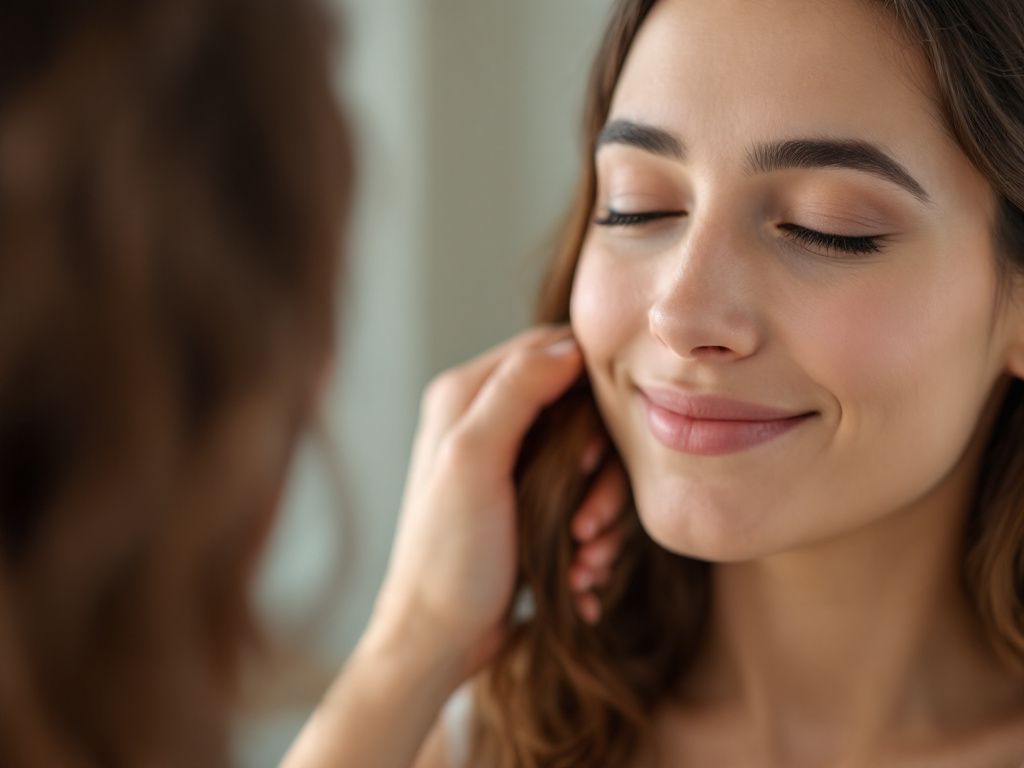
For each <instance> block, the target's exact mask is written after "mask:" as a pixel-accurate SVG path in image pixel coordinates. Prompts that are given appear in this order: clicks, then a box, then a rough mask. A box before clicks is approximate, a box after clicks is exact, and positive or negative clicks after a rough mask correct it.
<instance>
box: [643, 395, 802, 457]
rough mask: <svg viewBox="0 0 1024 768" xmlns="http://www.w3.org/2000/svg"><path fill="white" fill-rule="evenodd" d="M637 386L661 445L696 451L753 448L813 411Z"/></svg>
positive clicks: (711, 453)
mask: <svg viewBox="0 0 1024 768" xmlns="http://www.w3.org/2000/svg"><path fill="white" fill-rule="evenodd" d="M638 389H639V392H640V395H641V399H642V400H643V404H644V409H645V411H646V412H647V424H648V426H649V427H650V430H651V433H652V434H653V435H654V437H655V439H657V440H658V442H660V443H662V444H663V445H664V446H665V447H666V448H671V449H672V450H674V451H679V452H681V453H690V454H695V455H700V456H717V455H722V454H728V453H736V452H737V451H742V450H745V449H747V448H752V447H753V446H755V445H760V444H762V443H766V442H768V441H770V440H774V439H775V438H777V437H781V436H782V435H783V434H785V433H786V432H789V431H790V430H791V429H793V428H794V427H797V426H799V425H800V424H802V423H804V422H805V421H807V420H808V419H809V418H811V417H812V416H814V415H815V414H814V413H813V412H807V411H804V412H797V411H787V410H783V409H779V408H771V407H768V406H762V405H756V404H754V403H746V402H742V401H740V400H732V399H729V398H725V397H719V396H716V395H689V394H686V393H684V392H679V391H678V390H674V389H667V388H663V387H638Z"/></svg>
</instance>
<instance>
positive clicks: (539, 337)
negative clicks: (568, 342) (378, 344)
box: [422, 325, 568, 431]
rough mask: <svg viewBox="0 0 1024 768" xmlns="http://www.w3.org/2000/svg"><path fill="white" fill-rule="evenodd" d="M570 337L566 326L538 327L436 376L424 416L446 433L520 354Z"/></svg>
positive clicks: (430, 385) (428, 391)
mask: <svg viewBox="0 0 1024 768" xmlns="http://www.w3.org/2000/svg"><path fill="white" fill-rule="evenodd" d="M567 335H568V326H566V325H541V326H535V327H533V328H530V329H528V330H525V331H523V332H522V333H519V334H517V335H516V336H513V337H512V338H511V339H508V340H506V341H504V342H502V343H501V344H498V345H497V346H495V347H492V348H491V349H489V350H487V351H486V352H484V353H482V354H480V355H478V356H477V357H475V358H473V359H472V360H470V361H468V362H466V363H463V364H462V365H458V366H455V367H453V368H449V369H448V370H447V371H444V372H443V373H441V374H440V375H438V376H436V377H435V378H434V380H433V381H431V383H430V384H429V385H428V386H427V389H426V391H425V392H424V395H423V400H424V402H423V408H422V410H423V414H424V416H425V417H426V418H428V419H429V420H430V421H431V422H432V423H433V424H432V425H433V426H435V427H436V428H439V429H441V430H442V431H443V430H444V429H447V427H449V426H450V425H451V424H453V423H454V422H455V421H456V420H457V419H458V418H459V417H460V416H462V414H463V413H465V411H466V409H467V408H468V407H469V405H470V403H471V402H473V400H474V399H475V398H476V396H477V394H478V393H479V391H480V388H481V387H482V386H483V385H484V382H486V381H487V379H488V378H490V377H491V376H492V375H493V374H494V372H495V370H496V369H497V368H498V366H499V365H501V363H502V361H504V360H505V359H506V358H508V357H509V356H510V355H512V354H514V353H515V352H516V351H517V350H520V349H528V348H532V347H537V346H541V347H543V346H546V345H548V344H551V343H553V342H555V341H557V340H558V339H561V338H564V337H565V336H567Z"/></svg>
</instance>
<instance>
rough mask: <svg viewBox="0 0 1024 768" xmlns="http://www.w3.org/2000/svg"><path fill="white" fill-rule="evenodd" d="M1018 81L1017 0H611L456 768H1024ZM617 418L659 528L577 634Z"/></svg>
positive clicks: (1021, 126) (640, 495)
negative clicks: (590, 505)
mask: <svg viewBox="0 0 1024 768" xmlns="http://www.w3.org/2000/svg"><path fill="white" fill-rule="evenodd" d="M1022 73H1024V6H1021V5H1020V4H1019V3H1014V2H1006V1H1005V0H988V1H980V2H979V0H970V2H967V1H966V0H941V1H940V0H933V1H929V2H925V1H924V0H889V1H888V2H884V3H883V2H867V1H866V0H827V1H826V2H816V3H806V2H797V0H768V1H767V2H757V3H754V2H741V1H740V0H729V1H728V2H723V1H722V0H658V1H657V2H655V1H654V0H620V2H619V3H618V4H617V6H616V9H615V12H614V15H613V19H612V22H611V25H610V27H609V29H608V33H607V36H606V38H605V41H604V44H603V46H602V48H601V50H600V53H599V55H598V59H597V64H596V68H595V71H594V77H593V79H592V81H591V88H590V99H589V108H588V112H587V119H586V150H587V161H586V163H585V167H584V172H583V178H582V182H581V185H580V188H579V189H580V191H579V194H578V197H577V200H576V204H575V207H574V208H573V212H572V215H571V216H570V219H569V222H568V225H567V229H566V240H565V243H566V244H565V247H564V248H563V249H562V252H561V253H560V255H559V256H558V258H557V259H556V261H555V264H554V267H553V269H552V273H551V279H550V281H549V282H548V284H547V286H546V291H545V294H544V298H543V301H542V305H541V312H540V318H541V319H542V320H545V321H549V322H557V321H568V320H571V323H572V328H573V331H574V334H575V336H576V338H577V340H578V342H579V344H580V346H581V349H582V352H583V355H584V358H585V360H586V366H587V371H588V374H589V381H590V384H591V390H590V392H589V393H588V392H585V391H577V392H574V393H572V394H571V395H570V396H568V397H566V398H565V399H563V401H561V402H560V403H559V404H558V406H557V407H556V408H554V409H552V410H551V411H550V412H549V413H548V414H546V416H545V420H544V424H543V425H542V426H541V427H539V428H538V429H537V430H535V432H534V433H533V435H532V436H531V439H530V441H529V445H528V452H527V454H526V456H524V459H523V461H522V463H521V464H520V467H519V477H520V486H519V490H520V499H521V505H520V509H519V514H520V520H521V522H520V532H521V534H522V536H523V545H522V548H521V555H522V557H521V561H520V579H521V583H522V584H523V585H525V586H528V587H530V588H531V589H532V590H533V592H534V594H535V597H536V617H535V619H534V620H533V621H532V622H530V623H529V624H527V625H525V626H523V627H521V628H519V629H518V630H517V631H516V632H515V633H514V634H513V636H512V637H511V638H510V642H509V643H508V644H507V645H506V646H505V647H504V648H503V649H502V652H501V653H500V655H499V656H498V657H497V659H496V660H495V662H494V663H493V664H492V665H490V666H489V667H488V669H487V670H485V671H484V673H483V674H482V675H481V676H480V681H479V685H477V686H476V688H475V690H474V702H473V704H474V711H475V716H474V718H473V727H472V729H471V731H468V732H467V733H466V734H464V735H467V736H471V737H472V744H473V746H474V749H475V752H474V756H473V758H472V760H471V761H470V762H469V763H468V764H472V765H494V766H513V765H515V766H540V765H545V766H570V765H572V766H577V765H585V766H606V765H607V766H628V765H637V766H646V765H656V764H661V765H700V766H704V765H714V766H727V765H744V766H747V765H784V766H799V765H805V764H814V765H849V766H854V765H856V766H860V765H870V766H886V765H928V766H1017V765H1019V764H1020V763H1021V761H1022V760H1024V677H1022V667H1024V664H1022V662H1024V453H1022V452H1021V448H1020V446H1021V445H1022V439H1024V434H1022V430H1024V401H1022V391H1024V385H1022V383H1021V380H1020V379H1021V377H1024V280H1022V277H1024V76H1022ZM598 414H600V420H601V421H602V422H603V423H604V424H605V425H607V429H608V433H609V434H610V436H611V438H612V440H613V443H614V446H615V448H616V450H617V453H618V455H619V456H621V459H622V461H623V463H624V465H625V467H626V469H627V471H628V475H629V481H630V486H631V490H632V495H633V498H634V500H635V509H636V517H637V519H638V520H639V525H638V526H636V527H635V528H634V529H633V531H632V533H631V535H630V536H629V537H628V538H627V539H626V540H625V541H624V542H623V553H622V561H621V565H620V566H619V567H617V568H616V569H615V570H614V573H613V574H612V577H611V580H610V581H609V583H608V585H607V588H606V589H605V590H604V592H603V599H604V603H605V605H604V611H603V614H604V616H603V619H602V621H601V622H600V623H599V624H598V625H596V626H595V627H583V626H581V625H579V624H578V623H577V622H575V621H573V617H572V611H571V604H570V602H569V601H568V600H566V599H565V597H564V596H562V595H559V594H556V591H555V590H554V589H552V586H551V585H555V584H558V583H560V580H561V579H562V578H564V577H565V575H566V573H567V570H568V569H569V567H570V566H569V554H570V552H571V548H572V544H571V540H570V537H569V536H568V534H567V532H566V530H565V529H566V525H565V511H566V510H569V509H572V505H573V503H574V501H575V500H576V499H577V498H578V497H579V495H580V493H581V492H582V488H583V486H584V482H583V481H582V480H581V479H579V478H578V477H577V476H576V475H575V473H574V472H572V471H571V468H570V466H569V457H570V456H572V455H573V453H574V452H578V449H579V445H580V444H581V442H582V440H583V439H585V438H584V435H585V433H586V432H587V430H588V429H589V428H590V425H591V424H592V423H594V422H596V421H597V419H598ZM449 743H451V742H449ZM445 751H446V750H445V747H444V745H443V744H442V740H441V739H440V738H438V739H436V740H434V741H433V742H432V745H431V746H430V747H429V748H428V749H426V750H425V751H424V753H423V755H422V758H421V761H420V765H442V764H444V762H445V759H446V755H445Z"/></svg>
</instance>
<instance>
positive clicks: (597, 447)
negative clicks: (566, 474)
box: [580, 435, 606, 475]
mask: <svg viewBox="0 0 1024 768" xmlns="http://www.w3.org/2000/svg"><path fill="white" fill-rule="evenodd" d="M605 445H606V441H605V439H604V437H602V436H601V435H594V436H593V437H591V438H590V439H589V440H588V441H587V444H586V445H585V446H584V447H583V453H581V454H580V472H582V473H583V474H584V475H589V474H590V473H591V472H593V471H594V470H595V469H597V467H598V465H599V464H600V463H601V457H602V456H603V455H604V449H605Z"/></svg>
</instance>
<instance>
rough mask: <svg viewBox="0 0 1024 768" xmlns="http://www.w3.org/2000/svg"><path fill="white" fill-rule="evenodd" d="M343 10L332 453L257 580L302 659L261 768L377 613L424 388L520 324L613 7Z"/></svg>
mask: <svg viewBox="0 0 1024 768" xmlns="http://www.w3.org/2000/svg"><path fill="white" fill-rule="evenodd" d="M335 2H336V4H337V5H338V7H339V8H341V9H342V10H343V12H344V16H345V19H346V32H345V35H344V37H345V38H346V39H347V45H346V46H345V48H346V49H345V50H344V51H343V52H342V55H341V56H339V77H338V85H339V89H340V90H341V92H343V93H344V95H345V100H346V101H347V102H348V104H349V108H350V111H351V113H352V117H353V120H354V123H355V128H356V133H357V137H356V138H357V154H358V158H359V178H358V202H357V208H356V214H355V224H356V226H355V231H354V233H353V237H352V238H351V243H350V248H349V255H350V270H349V275H348V279H347V285H346V290H345V293H344V301H343V305H344V317H343V318H342V322H343V326H344V333H343V338H342V340H341V344H340V349H339V352H338V354H339V367H338V371H337V373H336V375H335V377H334V380H333V381H332V385H331V391H330V396H329V403H328V408H327V412H326V414H325V420H324V421H325V432H326V433H327V435H328V437H329V438H330V442H331V443H333V444H334V454H335V455H334V456H333V457H332V455H331V451H325V450H324V446H323V445H322V444H320V445H317V444H314V443H312V442H311V444H310V445H309V446H307V447H306V448H305V449H304V450H303V455H302V458H301V460H300V462H299V466H298V468H297V470H296V472H295V476H294V477H293V479H292V483H291V487H290V489H289V492H288V497H287V502H286V505H285V512H284V516H283V519H282V520H281V523H280V525H279V527H278V530H277V532H276V534H275V538H274V540H273V542H272V546H271V552H270V558H269V561H268V565H267V567H266V571H265V573H264V575H263V579H262V583H261V585H260V590H259V603H260V606H261V609H262V611H263V613H264V614H265V615H266V618H267V621H268V622H269V624H270V626H271V627H272V628H275V630H274V635H275V636H280V637H283V638H291V643H292V647H293V648H294V649H295V651H296V652H297V653H299V654H300V656H301V661H302V662H303V663H294V662H296V661H297V660H295V659H293V660H292V662H290V663H289V665H288V669H290V670H291V672H290V674H288V675H282V674H279V673H274V672H272V671H271V672H264V673H261V676H260V679H261V680H262V681H263V682H264V683H271V684H272V685H270V687H269V688H268V687H267V686H266V685H263V686H260V687H259V688H258V689H257V690H256V691H254V693H253V695H252V696H251V697H250V698H251V701H250V707H249V708H250V713H249V714H248V715H247V716H246V718H245V719H244V720H243V722H242V723H241V724H240V727H239V736H238V745H239V746H238V749H239V753H240V760H239V762H240V764H241V765H243V766H246V767H251V768H257V767H262V766H272V765H275V764H276V762H277V760H278V759H279V758H280V756H281V755H282V753H283V752H284V750H285V748H286V746H287V744H288V742H289V741H290V740H291V738H292V737H293V736H294V734H295V733H296V732H297V730H298V728H299V726H300V724H301V722H302V720H303V719H304V718H305V717H306V715H307V714H308V711H309V708H310V707H311V706H312V705H313V704H314V703H315V702H314V700H312V699H311V698H310V691H313V692H314V693H315V692H319V686H321V685H322V684H323V683H322V679H318V677H317V675H316V674H315V671H316V669H317V668H322V669H327V670H333V669H335V668H337V666H338V665H339V664H340V663H341V661H342V660H343V659H344V657H345V655H346V653H347V652H348V651H349V650H350V649H351V647H352V645H353V643H354V642H355V640H356V639H357V638H358V635H359V633H360V631H361V629H362V627H363V625H364V624H365V622H366V619H367V617H368V616H369V612H370V609H371V607H372V600H373V595H374V593H375V591H376V588H377V585H378V584H379V582H380V579H381V577H382V575H383V571H384V567H385V565H386V560H387V553H388V549H389V545H390V541H391V535H392V532H393V528H394V524H395V519H396V516H397V513H398V509H399V504H400V501H401V493H402V486H403V480H404V474H405V469H406V463H407V460H408V451H409V445H410V441H411V437H412V434H413V430H414V427H415V422H416V415H417V405H418V400H419V393H420V391H421V390H422V388H423V386H424V385H425V383H426V382H427V381H428V380H429V378H430V377H431V376H432V375H433V374H434V373H436V372H437V371H439V370H441V369H443V368H445V367H448V366H450V365H452V364H454V363H457V362H459V361H461V360H463V359H466V358H468V357H470V356H472V355H474V354H476V353H478V352H479V351H481V350H483V349H484V348H486V347H488V346H490V345H492V344H494V343H496V342H498V341H500V340H501V339H503V338H505V337H506V336H509V335H511V334H512V333H514V332H515V331H517V330H519V329H520V328H522V327H524V326H525V325H526V323H527V322H528V320H529V315H530V308H531V306H532V302H533V296H534V293H535V291H536V287H537V284H538V281H539V279H540V274H541V271H542V269H543V266H544V258H545V253H544V245H545V243H546V241H547V238H548V237H549V236H550V234H551V233H552V231H553V227H554V225H555V223H556V221H557V219H558V218H559V216H560V215H561V212H562V210H563V208H564V206H565V204H566V202H567V200H568V197H569V192H570V189H571V187H572V183H573V180H574V178H575V174H576V169H577V166H578V160H579V148H578V142H577V133H578V131H577V126H578V124H579V122H580V114H581V111H582V97H583V91H584V86H585V82H586V76H587V71H588V69H589V63H590V58H591V56H592V54H593V52H594V49H595V48H596V45H597V41H598V38H599V35H600V31H601V28H602V26H603V22H604V20H605V18H606V16H607V12H608V9H609V7H610V5H611V2H610V0H335ZM339 467H340V470H339ZM342 511H344V513H345V516H346V517H347V519H348V520H349V521H350V525H348V526H345V525H342V524H340V523H339V520H340V519H342V518H341V517H340V515H341V513H342ZM340 564H343V565H344V568H339V565H340ZM311 671H312V672H311Z"/></svg>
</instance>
